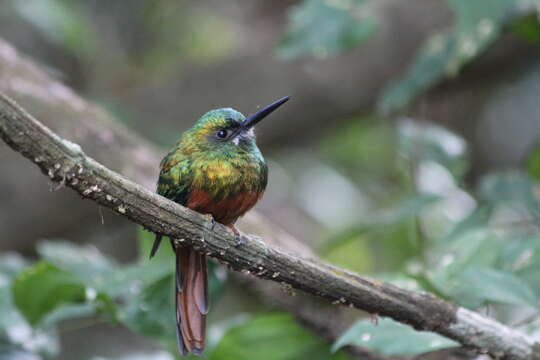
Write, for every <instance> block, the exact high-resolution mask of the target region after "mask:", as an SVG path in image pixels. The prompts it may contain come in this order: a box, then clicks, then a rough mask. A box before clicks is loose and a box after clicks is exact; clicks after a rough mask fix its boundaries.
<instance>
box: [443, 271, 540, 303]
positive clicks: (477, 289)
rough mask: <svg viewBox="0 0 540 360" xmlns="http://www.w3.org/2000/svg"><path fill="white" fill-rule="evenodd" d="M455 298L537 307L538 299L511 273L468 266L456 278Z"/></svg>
mask: <svg viewBox="0 0 540 360" xmlns="http://www.w3.org/2000/svg"><path fill="white" fill-rule="evenodd" d="M456 281H457V282H458V285H457V286H456V287H455V288H454V290H453V291H454V295H455V297H456V298H464V299H462V301H468V302H471V303H474V302H475V301H476V300H480V301H487V302H494V303H503V304H513V305H525V306H530V307H533V308H537V306H538V300H537V299H536V297H535V294H534V291H533V290H532V289H531V288H530V287H529V286H528V285H527V283H525V282H524V281H522V280H521V279H519V278H518V277H517V276H515V275H513V274H512V273H509V272H505V271H500V270H495V269H481V268H470V269H467V270H465V271H464V272H463V273H462V274H460V276H459V277H458V278H457V279H456Z"/></svg>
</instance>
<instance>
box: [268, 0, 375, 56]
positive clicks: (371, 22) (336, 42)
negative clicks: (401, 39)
mask: <svg viewBox="0 0 540 360" xmlns="http://www.w3.org/2000/svg"><path fill="white" fill-rule="evenodd" d="M368 5H369V0H347V1H321V0H305V1H304V2H303V3H302V4H300V5H297V6H296V7H295V8H293V9H292V10H291V11H290V14H289V16H290V24H289V28H288V30H287V32H286V33H285V35H284V36H283V39H282V40H281V44H280V45H279V47H278V52H279V54H280V55H281V56H283V57H286V58H290V57H294V56H298V55H303V54H310V55H314V56H317V57H325V56H327V55H334V54H336V53H338V52H340V51H343V50H346V49H350V48H352V47H354V46H356V45H358V44H360V43H361V42H362V41H364V40H366V39H368V38H369V36H370V35H371V34H372V33H373V32H374V31H375V29H376V21H375V18H374V17H373V16H372V15H371V14H370V10H369V6H368Z"/></svg>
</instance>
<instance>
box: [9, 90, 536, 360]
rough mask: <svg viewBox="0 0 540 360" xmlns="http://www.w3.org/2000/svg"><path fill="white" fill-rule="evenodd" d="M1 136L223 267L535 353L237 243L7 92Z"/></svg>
mask: <svg viewBox="0 0 540 360" xmlns="http://www.w3.org/2000/svg"><path fill="white" fill-rule="evenodd" d="M0 137H2V138H3V139H4V141H5V142H6V143H7V144H8V145H10V146H11V147H12V148H13V149H14V150H16V151H18V152H20V153H21V154H23V155H24V156H25V157H26V158H28V159H30V160H31V161H32V162H34V163H35V164H36V165H37V166H38V167H39V168H40V169H41V171H42V172H43V173H44V174H46V175H47V176H48V177H49V178H50V179H51V180H53V181H55V182H58V183H59V184H60V186H62V185H66V186H68V187H70V188H72V189H74V190H75V191H76V192H78V193H79V194H80V195H81V196H83V197H84V198H87V199H91V200H93V201H95V202H97V203H99V204H101V205H102V206H105V207H108V208H110V209H112V210H113V211H115V212H116V213H118V214H120V215H123V216H126V217H127V218H129V219H130V220H131V221H133V222H135V223H138V224H140V225H143V226H144V227H146V228H147V229H148V230H150V231H153V232H155V233H159V234H164V235H166V236H169V237H171V238H174V239H177V240H176V241H179V242H185V243H187V244H189V245H191V246H193V247H194V248H195V249H197V250H198V251H201V252H204V253H205V254H207V255H208V256H211V257H213V258H215V259H217V260H218V261H220V262H222V263H223V264H226V265H227V266H228V267H229V268H231V269H233V270H235V271H239V272H242V273H244V274H250V275H253V276H256V277H259V278H262V279H268V280H271V281H274V282H278V283H280V284H282V286H284V287H286V288H290V289H291V291H294V290H293V289H297V290H301V291H304V292H306V293H309V294H312V295H316V296H319V297H322V298H325V299H327V300H329V301H331V302H332V304H335V305H341V306H349V307H354V308H357V309H361V310H365V311H367V312H370V313H373V314H379V315H381V316H387V317H391V318H393V319H394V320H396V321H400V322H403V323H406V324H408V325H411V326H412V327H414V328H415V329H417V330H426V331H434V332H437V333H439V334H442V335H444V336H447V337H449V338H451V339H454V340H456V341H458V342H460V343H461V344H463V345H465V346H467V347H470V348H473V349H475V350H476V351H477V352H479V353H488V354H490V355H492V356H493V357H495V358H504V359H539V358H540V349H539V347H540V345H538V344H536V343H535V342H534V341H533V340H532V339H531V338H529V337H528V336H526V335H525V334H523V333H521V332H519V331H517V330H514V329H511V328H509V327H507V326H505V325H503V324H500V323H498V322H496V321H494V320H492V319H488V318H485V317H483V316H481V315H480V314H477V313H474V312H472V311H469V310H466V309H464V308H460V307H456V306H454V305H452V304H450V303H448V302H445V301H443V300H441V299H439V298H437V297H435V296H433V295H431V294H428V293H421V292H413V291H408V290H404V289H401V288H399V287H397V286H394V285H392V284H386V283H383V282H381V281H378V280H376V279H371V278H368V277H365V276H360V275H358V274H355V273H351V272H349V271H347V270H344V269H340V268H337V267H334V266H331V265H329V264H326V263H324V262H322V261H320V260H318V259H316V258H304V257H301V256H298V255H296V254H292V253H289V252H286V251H284V250H283V249H281V248H279V247H277V246H270V245H268V244H267V243H265V242H264V241H262V239H260V238H257V237H253V236H250V237H247V239H246V241H245V243H244V244H242V245H241V246H237V245H236V240H235V238H234V235H233V234H232V233H231V231H230V230H229V229H228V228H226V227H224V226H222V225H220V224H217V225H215V226H213V224H212V222H211V219H209V218H208V217H206V216H203V215H201V214H199V213H196V212H194V211H191V210H190V209H187V208H185V207H182V206H180V205H178V204H176V203H174V202H172V201H169V200H167V199H165V198H163V197H161V196H159V195H157V194H155V193H153V192H151V191H148V190H147V189H145V188H144V187H142V186H140V185H138V184H136V183H134V182H132V181H130V180H128V179H127V178H125V177H123V176H121V175H119V174H117V173H115V172H113V171H111V170H109V169H108V168H106V167H104V166H103V165H101V164H100V163H98V162H97V161H96V160H94V159H92V158H90V157H88V156H86V155H85V154H84V152H83V151H82V149H81V147H80V146H79V145H77V144H75V143H73V142H71V141H69V140H65V139H63V138H61V137H60V136H59V135H57V134H55V133H54V132H52V131H51V130H50V129H48V128H47V127H45V126H44V125H42V124H41V123H40V122H38V121H37V120H35V119H34V118H32V117H31V116H30V115H29V114H28V113H26V112H25V111H24V110H23V109H22V108H20V107H19V106H18V105H16V104H15V102H13V101H12V100H10V99H9V98H7V97H6V96H4V95H2V96H1V101H0Z"/></svg>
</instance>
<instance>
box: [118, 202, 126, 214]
mask: <svg viewBox="0 0 540 360" xmlns="http://www.w3.org/2000/svg"><path fill="white" fill-rule="evenodd" d="M126 210H127V208H126V207H125V206H124V205H123V204H122V205H120V206H119V207H118V212H119V213H120V214H125V213H126Z"/></svg>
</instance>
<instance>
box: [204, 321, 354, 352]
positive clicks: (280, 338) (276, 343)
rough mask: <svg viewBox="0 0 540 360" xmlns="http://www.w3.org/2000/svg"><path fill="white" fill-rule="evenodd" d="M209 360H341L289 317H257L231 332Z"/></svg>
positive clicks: (230, 330)
mask: <svg viewBox="0 0 540 360" xmlns="http://www.w3.org/2000/svg"><path fill="white" fill-rule="evenodd" d="M208 359H209V360H218V359H235V360H251V359H260V360H282V359H310V360H328V359H333V360H344V359H347V356H346V355H344V354H342V353H337V354H334V355H332V354H330V349H329V346H328V345H327V344H326V343H325V342H324V341H323V340H321V339H319V338H317V337H316V336H314V335H312V334H311V333H309V332H307V331H306V330H304V329H303V328H302V327H301V326H300V325H298V324H297V323H296V322H295V321H294V320H293V318H292V317H291V316H290V315H289V314H281V313H273V314H267V315H259V316H256V317H253V318H251V319H250V320H248V321H246V322H244V323H242V324H240V325H237V326H233V327H232V328H230V329H229V330H228V331H227V333H226V334H225V335H224V336H223V337H222V339H221V341H220V342H219V343H218V345H217V346H216V347H215V348H214V349H213V351H212V352H211V353H210V354H209V355H208Z"/></svg>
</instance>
